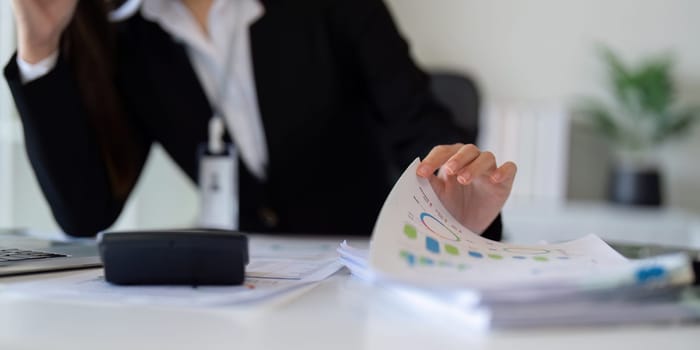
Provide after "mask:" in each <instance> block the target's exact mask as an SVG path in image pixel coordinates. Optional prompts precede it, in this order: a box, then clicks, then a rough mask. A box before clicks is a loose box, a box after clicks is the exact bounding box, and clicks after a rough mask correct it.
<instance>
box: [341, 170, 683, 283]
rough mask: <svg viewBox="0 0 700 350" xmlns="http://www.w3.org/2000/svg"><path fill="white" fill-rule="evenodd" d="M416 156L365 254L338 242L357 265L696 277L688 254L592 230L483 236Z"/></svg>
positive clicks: (452, 277) (510, 275) (432, 279)
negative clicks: (561, 237) (511, 238)
mask: <svg viewBox="0 0 700 350" xmlns="http://www.w3.org/2000/svg"><path fill="white" fill-rule="evenodd" d="M418 164H419V160H418V159H416V160H414V161H413V163H412V164H411V165H410V166H409V167H408V168H407V169H406V171H405V172H404V173H403V175H402V176H401V178H400V179H399V181H398V182H397V183H396V185H395V186H394V188H393V189H392V191H391V193H390V194H389V197H388V198H387V200H386V202H385V203H384V206H383V208H382V210H381V213H380V215H379V218H378V220H377V222H376V225H375V228H374V232H373V235H372V241H371V245H370V251H369V256H368V259H367V260H365V259H363V258H362V257H360V255H362V253H360V254H358V252H357V251H352V250H349V248H348V247H345V248H343V247H341V249H339V251H340V253H341V259H343V261H345V262H346V265H347V266H348V267H350V268H351V270H353V272H355V273H357V274H361V275H363V276H364V277H367V278H371V279H374V280H381V281H387V282H399V283H402V284H410V285H414V286H421V287H429V288H451V287H460V288H472V289H477V290H480V291H487V290H490V291H493V292H497V291H514V289H513V288H516V289H517V290H518V291H521V292H522V291H524V290H525V289H526V288H527V289H540V288H541V287H542V288H543V287H556V288H557V290H559V291H562V290H568V291H581V290H590V289H601V288H603V289H604V288H611V287H619V286H625V285H635V286H636V285H644V284H650V283H654V284H665V285H668V284H687V283H689V282H691V281H692V278H693V274H692V269H691V267H690V265H689V261H688V259H687V258H686V257H685V256H684V255H671V256H665V257H659V258H654V259H647V260H638V261H630V260H628V259H626V258H624V257H623V256H622V255H620V254H619V253H617V252H616V251H615V250H613V249H612V248H611V247H610V246H609V245H607V244H606V243H605V242H604V241H603V240H601V239H600V238H599V237H597V236H595V235H589V236H585V237H583V238H580V239H578V240H575V241H570V242H565V243H559V244H546V245H515V244H507V243H501V242H496V241H491V240H488V239H485V238H483V237H481V236H479V235H478V234H475V233H473V232H471V231H469V230H468V229H467V228H466V227H464V226H463V225H462V224H460V223H459V222H458V221H457V220H455V218H454V217H453V216H452V215H451V214H450V213H449V212H448V210H446V209H445V207H444V206H443V205H442V203H441V202H440V200H439V198H438V196H437V195H436V194H435V192H434V191H433V189H432V187H431V185H430V183H429V181H428V180H426V179H424V178H421V177H418V176H417V175H416V168H417V166H418ZM548 289H549V290H552V288H548ZM492 295H493V294H492ZM514 295H515V294H514ZM521 295H522V294H521Z"/></svg>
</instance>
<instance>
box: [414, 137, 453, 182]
mask: <svg viewBox="0 0 700 350" xmlns="http://www.w3.org/2000/svg"><path fill="white" fill-rule="evenodd" d="M461 147H462V144H461V143H457V144H454V145H439V146H435V147H433V149H432V150H431V151H430V153H428V155H427V156H426V157H425V158H424V159H423V161H422V162H421V163H420V165H419V166H418V170H417V173H418V176H422V177H426V178H427V177H429V176H430V175H431V174H432V173H434V172H435V170H437V169H439V168H440V167H441V166H442V165H443V164H445V162H447V160H448V159H450V157H452V156H453V155H454V154H455V153H456V152H457V151H458V150H459V149H460V148H461Z"/></svg>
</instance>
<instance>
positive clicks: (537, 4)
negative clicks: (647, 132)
mask: <svg viewBox="0 0 700 350" xmlns="http://www.w3.org/2000/svg"><path fill="white" fill-rule="evenodd" d="M387 1H388V3H389V4H390V6H391V8H392V9H393V11H394V15H395V17H396V19H397V20H398V22H399V24H400V26H401V28H402V30H403V32H404V33H405V35H406V36H407V37H408V38H409V40H410V41H411V43H412V48H413V52H414V53H415V55H416V57H417V59H418V60H419V61H420V62H421V63H422V64H423V65H424V66H425V67H427V68H456V69H459V70H461V71H465V72H469V73H471V74H473V76H475V77H476V79H477V80H478V81H479V83H480V85H481V87H482V90H483V92H484V94H485V97H486V98H487V99H489V100H508V101H510V100H516V101H522V100H526V101H536V102H538V103H553V104H558V103H567V104H568V103H570V102H571V101H573V100H574V99H575V98H576V97H577V96H580V95H584V94H596V93H601V87H602V85H603V83H604V77H603V71H602V67H601V66H600V65H599V61H598V58H597V57H596V55H595V52H594V47H595V45H596V44H598V43H604V44H606V45H609V46H610V47H612V48H613V49H615V50H616V51H618V52H619V53H620V54H621V55H622V56H623V58H625V59H628V60H631V61H635V60H636V59H638V58H639V57H640V55H645V54H650V53H652V54H653V53H657V52H660V51H663V50H672V51H673V53H674V54H675V56H676V59H677V63H678V65H677V71H676V75H677V77H678V79H679V88H680V91H679V92H680V95H681V98H682V100H683V101H691V102H695V103H698V104H700V40H699V38H700V36H699V35H700V21H698V20H697V15H698V14H699V13H700V1H696V0H432V1H425V0H387ZM572 140H573V142H574V144H573V145H572V150H571V152H572V156H573V157H572V162H573V163H572V164H571V168H570V169H571V174H570V180H571V183H570V185H569V193H570V195H571V196H573V197H581V198H600V197H602V195H603V193H604V181H605V172H606V171H607V167H606V164H605V163H606V162H607V158H606V156H605V152H604V151H605V150H606V148H605V147H604V146H602V145H600V142H601V140H600V139H599V138H597V137H596V136H594V135H591V134H590V133H588V132H587V131H585V130H581V129H580V128H576V129H575V133H574V135H572ZM699 149H700V128H696V129H695V132H694V133H693V135H692V137H691V138H690V139H689V140H686V141H685V142H684V143H683V144H674V145H669V146H668V147H665V149H664V150H663V158H664V163H665V170H666V172H667V174H666V176H667V178H666V181H665V182H666V185H667V187H668V190H669V193H668V195H669V200H670V204H671V205H672V206H678V207H683V208H687V209H689V210H692V211H695V212H700V180H698V177H697V174H698V173H700V162H697V156H696V155H695V154H697V153H696V152H697V150H699ZM601 151H603V152H602V153H601ZM601 154H602V156H601Z"/></svg>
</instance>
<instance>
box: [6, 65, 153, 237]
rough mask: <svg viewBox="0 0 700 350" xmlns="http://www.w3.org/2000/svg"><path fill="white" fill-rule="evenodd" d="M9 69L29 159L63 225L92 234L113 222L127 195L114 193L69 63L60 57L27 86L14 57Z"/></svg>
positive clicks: (73, 232)
mask: <svg viewBox="0 0 700 350" xmlns="http://www.w3.org/2000/svg"><path fill="white" fill-rule="evenodd" d="M4 73H5V78H6V79H7V83H8V85H9V87H10V90H11V92H12V96H13V97H14V100H15V104H16V106H17V110H18V111H19V114H20V117H21V120H22V125H23V128H24V137H25V144H26V151H27V154H28V156H29V160H30V162H31V165H32V167H33V168H34V172H35V174H36V176H37V179H38V181H39V185H40V186H41V189H42V191H43V193H44V196H45V197H46V199H47V200H48V202H49V205H50V207H51V210H52V212H53V215H54V218H55V219H56V221H57V222H58V224H59V225H60V226H61V228H62V229H63V230H64V231H65V232H66V233H68V234H70V235H74V236H92V235H95V234H96V233H98V232H99V231H102V230H104V229H106V228H107V227H109V226H111V225H112V224H113V223H114V221H115V220H116V219H117V217H118V216H119V213H120V212H121V210H122V207H123V206H124V202H125V201H126V198H116V197H115V195H114V194H113V191H112V188H111V185H110V179H109V178H108V174H107V169H106V165H105V162H104V160H103V158H102V157H101V153H100V152H101V151H100V148H99V147H98V144H97V142H96V140H95V135H94V132H93V131H92V130H91V128H90V127H89V124H88V119H87V115H86V111H85V109H84V106H83V101H82V98H81V95H80V93H79V89H78V86H77V84H76V82H75V79H74V78H73V76H72V74H71V70H70V68H69V65H68V63H67V62H66V61H65V60H64V59H63V58H62V57H59V59H58V62H57V65H56V67H54V69H52V70H51V71H50V72H49V73H48V74H47V75H45V76H43V77H41V78H39V79H37V80H34V81H32V82H29V83H27V84H22V82H21V81H20V75H19V67H18V66H17V63H16V56H13V57H12V58H11V59H10V62H9V63H8V64H7V66H6V67H5V71H4ZM142 145H143V146H144V147H143V149H141V150H140V152H141V153H142V155H141V156H140V157H139V159H140V160H142V161H143V162H145V159H146V156H147V153H148V149H149V148H150V142H145V143H142ZM143 162H142V164H139V169H140V168H141V167H142V166H143Z"/></svg>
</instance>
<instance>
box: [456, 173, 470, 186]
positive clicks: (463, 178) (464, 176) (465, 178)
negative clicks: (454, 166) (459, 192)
mask: <svg viewBox="0 0 700 350" xmlns="http://www.w3.org/2000/svg"><path fill="white" fill-rule="evenodd" d="M470 178H471V175H469V173H465V174H462V175H459V176H457V181H459V183H461V184H463V185H466V184H467V182H468V181H469V179H470Z"/></svg>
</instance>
